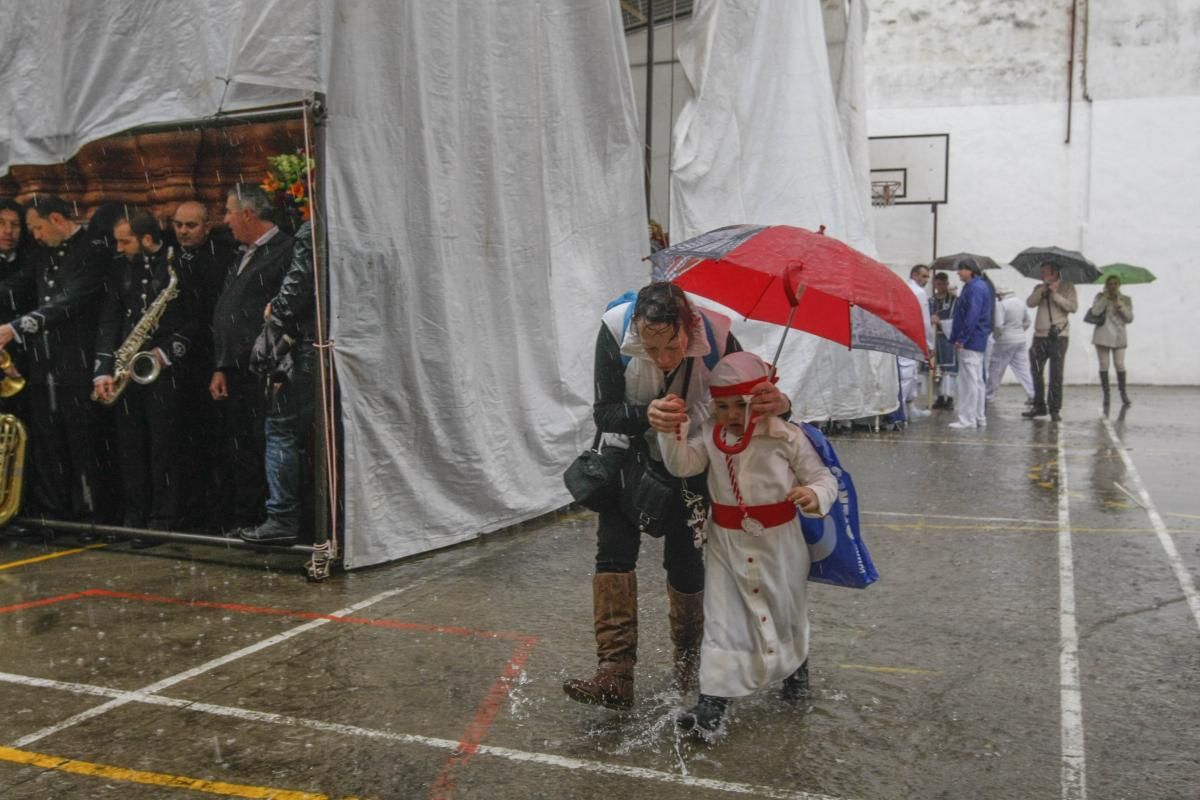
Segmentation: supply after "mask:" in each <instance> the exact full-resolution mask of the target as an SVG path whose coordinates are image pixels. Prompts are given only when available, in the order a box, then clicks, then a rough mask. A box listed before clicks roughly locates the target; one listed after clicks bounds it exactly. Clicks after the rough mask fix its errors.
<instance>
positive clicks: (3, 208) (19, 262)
mask: <svg viewBox="0 0 1200 800" xmlns="http://www.w3.org/2000/svg"><path fill="white" fill-rule="evenodd" d="M24 213H25V210H24V209H23V208H21V205H20V204H19V203H17V202H16V201H15V200H0V319H12V318H13V317H16V316H19V315H21V314H24V313H25V312H26V311H29V310H31V309H32V308H33V283H32V282H31V281H29V280H28V276H27V275H26V274H25V273H24V267H25V262H26V256H27V251H28V249H29V243H28V242H27V241H26V239H27V236H26V234H25V219H24ZM10 350H12V352H11V353H10V355H11V356H12V360H13V365H12V366H11V367H10V368H9V370H8V373H9V376H10V377H16V376H17V375H21V376H24V375H26V374H27V373H28V372H29V365H28V360H27V359H26V358H25V353H24V351H23V350H22V349H21V348H20V347H14V348H10ZM26 396H27V395H26V393H25V392H20V393H18V394H15V395H13V396H12V397H0V414H15V415H16V416H17V418H18V419H22V420H24V419H25V418H26V416H27V414H28V411H27V409H26V408H25V397H26Z"/></svg>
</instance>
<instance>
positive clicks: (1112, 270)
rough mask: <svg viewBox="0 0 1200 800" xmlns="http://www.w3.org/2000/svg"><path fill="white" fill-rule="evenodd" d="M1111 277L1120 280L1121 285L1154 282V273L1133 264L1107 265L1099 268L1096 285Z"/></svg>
mask: <svg viewBox="0 0 1200 800" xmlns="http://www.w3.org/2000/svg"><path fill="white" fill-rule="evenodd" d="M1113 275H1116V276H1117V277H1118V278H1120V279H1121V283H1122V284H1127V283H1151V282H1153V281H1154V280H1155V277H1154V273H1153V272H1151V271H1150V270H1148V269H1146V268H1145V267H1136V266H1134V265H1133V264H1121V263H1117V264H1108V265H1106V266H1103V267H1101V268H1100V277H1099V278H1096V283H1104V282H1105V281H1106V280H1108V279H1109V278H1110V277H1112V276H1113Z"/></svg>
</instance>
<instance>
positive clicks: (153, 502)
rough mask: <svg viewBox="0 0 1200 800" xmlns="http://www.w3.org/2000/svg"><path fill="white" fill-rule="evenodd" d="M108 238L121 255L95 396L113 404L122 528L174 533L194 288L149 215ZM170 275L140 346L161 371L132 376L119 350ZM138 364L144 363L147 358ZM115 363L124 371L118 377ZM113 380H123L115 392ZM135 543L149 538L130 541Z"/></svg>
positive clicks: (103, 325)
mask: <svg viewBox="0 0 1200 800" xmlns="http://www.w3.org/2000/svg"><path fill="white" fill-rule="evenodd" d="M113 239H114V241H115V242H116V246H117V250H118V252H119V253H120V254H121V256H122V257H121V258H120V259H119V260H118V262H117V264H116V267H115V270H114V274H113V276H112V279H111V280H110V281H109V285H108V288H107V292H106V293H105V297H104V301H103V304H102V305H101V311H100V327H99V331H98V333H97V336H96V369H95V373H96V377H95V380H94V383H95V387H96V395H97V397H98V399H100V400H102V401H105V402H108V403H113V402H114V401H115V405H116V412H117V414H116V416H117V444H118V449H119V451H120V465H121V470H120V471H121V484H122V494H123V497H124V500H125V503H124V507H125V526H126V527H129V528H144V527H146V526H147V525H149V527H151V528H153V529H156V530H177V529H178V528H179V527H180V522H181V516H182V490H183V486H184V481H183V471H182V469H181V464H180V446H181V444H182V441H181V432H180V425H181V421H182V413H181V412H182V408H181V405H180V401H181V397H182V391H183V389H184V387H185V386H187V384H188V381H187V379H186V373H187V368H188V364H189V362H190V360H191V357H192V342H193V341H194V339H195V329H196V328H198V327H199V325H200V319H199V317H197V315H196V314H195V312H194V311H193V310H192V306H193V305H194V304H193V294H192V289H191V287H190V286H189V285H187V283H186V281H185V278H184V275H183V274H182V272H181V271H180V269H179V267H178V264H177V263H176V258H175V251H174V249H173V248H171V247H169V246H168V245H165V244H164V243H163V238H162V231H161V229H160V228H159V226H158V222H157V221H156V220H155V219H154V218H153V217H152V216H150V215H149V214H148V213H146V212H145V211H138V212H136V213H134V214H131V215H129V216H128V217H124V218H122V219H119V220H117V223H116V224H115V225H114V226H113ZM172 280H174V291H175V296H174V297H173V298H171V299H169V300H167V303H166V306H165V309H164V310H163V311H162V313H161V315H160V316H159V317H158V324H157V327H156V328H155V330H154V332H153V333H152V334H151V335H150V337H149V338H148V339H147V340H146V341H145V342H143V343H142V345H141V346H140V347H139V348H138V350H139V352H144V353H148V354H149V356H148V358H149V359H150V360H152V362H153V366H155V367H157V368H158V370H159V374H158V377H157V378H156V379H155V380H153V381H151V382H150V383H145V384H142V383H138V382H136V381H134V380H133V378H132V376H133V371H132V370H133V367H132V365H130V364H124V365H118V364H117V363H116V352H117V349H118V348H119V347H120V346H121V344H122V343H123V342H125V340H126V339H127V338H128V337H129V336H130V334H132V333H133V331H134V329H135V328H136V327H137V326H138V324H139V323H140V322H141V321H142V320H143V319H144V318H145V317H146V316H147V314H148V313H150V311H151V310H152V308H153V307H154V305H155V303H157V302H158V300H159V298H160V297H163V298H164V299H166V297H167V296H165V295H164V294H163V293H164V292H165V291H166V290H167V287H168V286H170V285H172V284H171V281H172ZM141 366H147V365H146V358H143V359H142V365H141ZM141 366H139V371H140V369H141ZM117 367H120V368H121V369H122V370H126V371H127V372H126V374H125V375H124V376H121V375H119V374H118V371H117ZM143 374H144V373H143ZM114 379H119V380H123V381H124V388H123V390H121V391H120V395H119V397H118V394H117V393H118V385H117V384H115V383H114ZM134 544H135V546H138V545H141V546H149V545H151V544H154V542H152V541H150V540H135V541H134Z"/></svg>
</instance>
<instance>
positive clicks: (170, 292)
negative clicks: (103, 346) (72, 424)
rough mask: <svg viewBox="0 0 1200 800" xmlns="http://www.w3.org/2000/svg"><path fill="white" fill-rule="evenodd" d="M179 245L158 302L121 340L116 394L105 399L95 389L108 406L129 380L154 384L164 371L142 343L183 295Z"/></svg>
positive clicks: (170, 256) (94, 395) (170, 251)
mask: <svg viewBox="0 0 1200 800" xmlns="http://www.w3.org/2000/svg"><path fill="white" fill-rule="evenodd" d="M174 263H175V248H173V247H168V248H167V274H168V275H169V276H170V280H168V281H167V285H166V286H164V287H163V290H162V291H161V292H159V293H158V297H156V298H154V302H153V303H151V304H150V305H149V306H148V307H147V308H146V313H144V314H142V318H141V319H139V320H138V322H137V325H134V326H133V330H132V331H130V332H129V336H127V337H125V341H123V342H121V346H120V347H118V348H117V353H116V359H115V363H114V364H113V393H112V396H111V397H108V398H107V399H102V398H101V397H100V395H99V394H98V393H97V392H96V391H95V390H94V389H93V390H92V399H93V400H96V401H97V402H100V403H102V404H103V405H106V406H111V405H112V404H113V403H115V402H117V398H119V397H120V396H121V393H122V392H124V391H125V387H127V386H128V385H129V381H130V380H133V382H134V383H141V384H147V383H154V381H155V379H157V378H158V373H160V372H161V371H162V365H161V364H159V361H158V357H157V356H155V355H154V353H151V352H149V351H146V350H142V346H143V345H144V344H146V341H147V340H148V339H149V338H150V337H151V336H152V335H153V334H154V331H155V329H157V328H158V324H159V323H160V322H162V317H163V314H164V313H166V310H167V304H168V303H170V302H171V301H172V300H174V299H175V298H176V297H178V296H179V288H178V287H179V276H177V275H176V274H175V267H174Z"/></svg>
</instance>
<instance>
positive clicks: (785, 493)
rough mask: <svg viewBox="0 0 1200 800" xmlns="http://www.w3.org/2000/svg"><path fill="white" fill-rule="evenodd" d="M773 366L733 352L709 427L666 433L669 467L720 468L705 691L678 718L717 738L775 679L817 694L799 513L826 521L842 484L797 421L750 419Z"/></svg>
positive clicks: (715, 380)
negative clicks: (811, 684)
mask: <svg viewBox="0 0 1200 800" xmlns="http://www.w3.org/2000/svg"><path fill="white" fill-rule="evenodd" d="M769 373H770V370H769V369H768V367H767V365H766V363H765V362H764V361H763V360H762V359H761V358H759V357H758V356H756V355H754V354H753V353H745V352H739V353H730V354H729V355H726V356H725V357H724V358H722V359H721V361H720V362H719V363H718V364H717V365H716V366H715V367H714V368H713V371H712V373H711V378H710V382H709V388H710V391H711V393H712V398H713V416H712V417H711V418H709V419H708V420H707V421H706V422H705V423H704V424H703V427H702V428H701V430H700V431H690V432H689V429H688V423H687V422H686V421H684V422H683V423H681V427H680V430H679V431H678V432H677V433H675V434H666V433H659V435H658V445H659V448H660V449H661V451H662V454H663V463H664V464H666V466H667V469H669V470H670V471H671V473H672V474H674V475H676V476H679V477H686V476H690V475H699V474H700V473H702V472H704V470H705V469H707V468H708V466H709V464H710V462H711V464H712V468H711V469H709V470H708V491H709V493H710V495H711V496H712V510H711V515H710V517H709V519H708V521H707V523H706V525H705V531H706V534H707V545H706V548H705V556H704V564H705V578H704V591H705V595H704V640H703V644H702V645H701V648H700V697H699V701H698V702H697V703H696V705H695V706H694V707H692V708H691V709H689V710H688V711H685V712H683V713H682V714H680V715H679V717H678V718H677V724H678V726H679V727H680V728H681V729H682V730H684V731H686V732H688V733H689V734H690V735H694V736H698V737H700V738H703V739H705V740H709V741H711V740H714V739H716V738H719V737H720V736H721V735H723V734H724V732H725V727H724V714H725V710H726V708H727V707H728V705H729V702H730V700H731V699H732V698H735V697H745V696H746V695H749V694H751V693H752V692H754V691H756V690H758V689H761V688H763V687H764V686H767V685H768V684H771V683H774V682H776V681H783V696H784V699H785V700H787V701H789V702H791V703H793V704H796V703H799V702H800V700H801V699H802V698H803V697H804V696H805V695H807V693H808V664H807V662H808V608H807V605H806V602H807V599H806V589H805V587H806V581H807V578H808V571H809V566H810V560H809V555H808V546H807V544H806V543H805V540H804V533H803V531H802V530H801V527H800V521H799V519H798V518H797V516H796V513H797V509H799V511H800V513H802V514H804V515H805V516H811V517H823V516H824V515H825V514H826V513H827V512H828V511H829V508H830V506H832V505H833V503H834V501H835V500H836V499H837V492H838V484H837V479H836V478H834V476H833V474H832V473H831V472H830V471H829V469H828V468H826V466H825V464H824V463H823V462H822V461H821V458H820V456H818V455H817V452H816V450H814V449H813V446H812V445H811V444H810V443H809V441H808V437H807V436H805V435H804V432H803V430H801V429H800V428H799V427H798V426H796V425H792V424H790V423H787V422H784V421H783V420H781V419H776V418H773V417H763V418H760V419H757V420H754V419H749V418H748V417H749V414H748V408H749V406H748V405H747V404H748V402H749V393H750V391H751V388H752V387H753V386H755V385H758V384H761V383H762V382H763V380H764V379H765V378H766V377H767V376H768V375H769ZM739 448H744V449H741V452H736V453H735V452H729V451H731V450H737V449H739Z"/></svg>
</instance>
